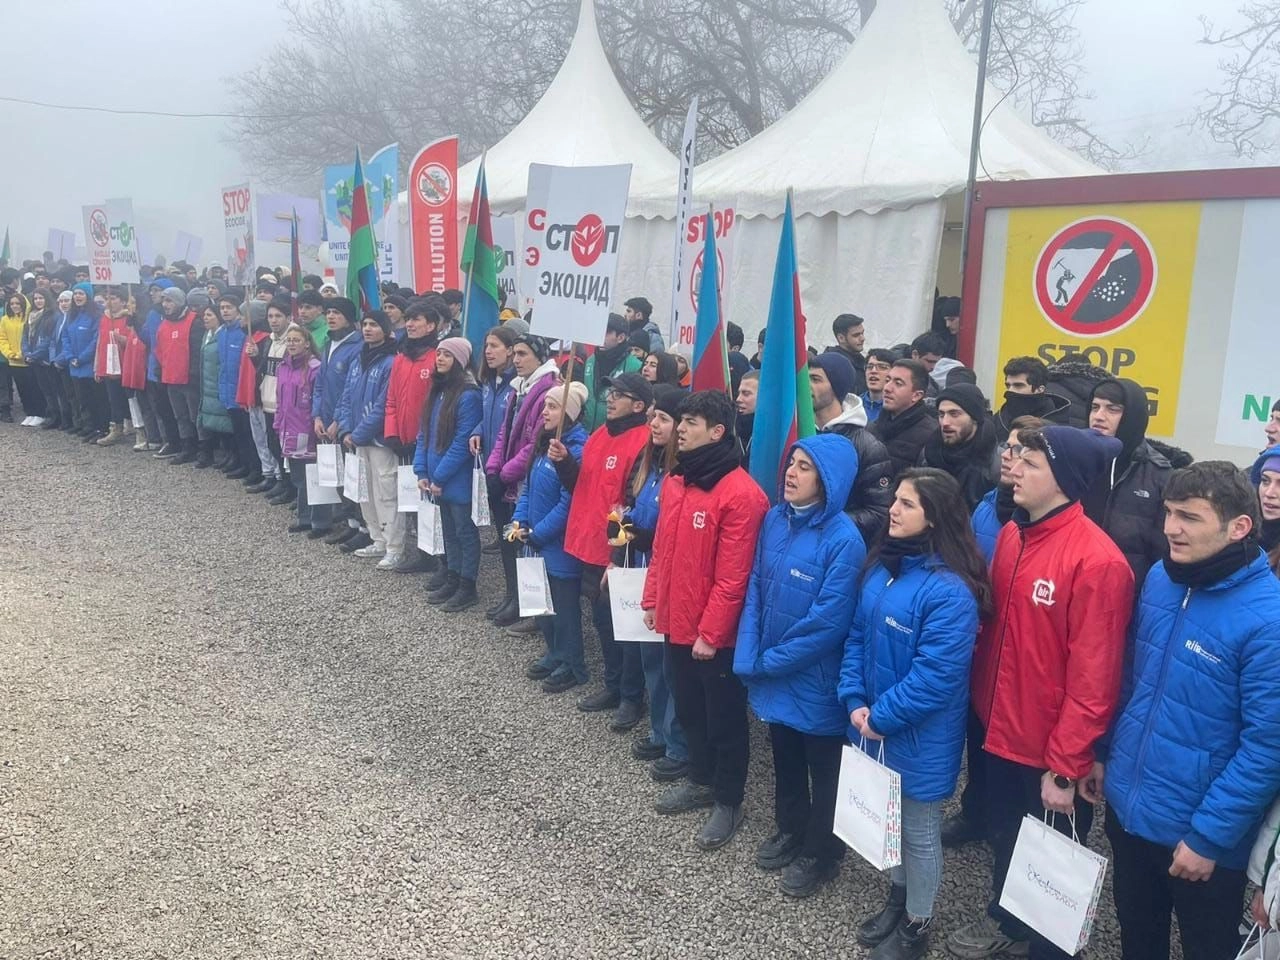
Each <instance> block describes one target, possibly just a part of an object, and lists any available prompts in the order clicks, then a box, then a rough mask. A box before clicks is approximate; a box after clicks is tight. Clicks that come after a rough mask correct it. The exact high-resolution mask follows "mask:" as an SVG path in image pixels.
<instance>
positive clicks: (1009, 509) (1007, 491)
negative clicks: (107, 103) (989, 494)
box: [996, 486, 1018, 526]
mask: <svg viewBox="0 0 1280 960" xmlns="http://www.w3.org/2000/svg"><path fill="white" fill-rule="evenodd" d="M1017 509H1018V505H1017V504H1016V503H1014V502H1013V487H1012V486H1009V487H1004V486H1001V487H996V519H997V520H999V521H1000V525H1001V526H1004V525H1005V524H1006V523H1008V522H1009V521H1010V520H1012V519H1013V511H1015V510H1017Z"/></svg>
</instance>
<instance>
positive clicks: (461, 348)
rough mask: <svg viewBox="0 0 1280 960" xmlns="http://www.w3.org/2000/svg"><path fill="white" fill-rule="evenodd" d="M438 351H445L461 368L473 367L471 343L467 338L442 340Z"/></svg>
mask: <svg viewBox="0 0 1280 960" xmlns="http://www.w3.org/2000/svg"><path fill="white" fill-rule="evenodd" d="M436 349H438V350H443V351H444V352H445V353H447V354H448V355H449V356H451V357H453V359H454V362H455V363H457V364H458V366H460V367H469V366H471V341H470V340H468V339H467V338H466V337H449V338H448V339H447V340H442V341H441V342H440V346H439V347H437V348H436Z"/></svg>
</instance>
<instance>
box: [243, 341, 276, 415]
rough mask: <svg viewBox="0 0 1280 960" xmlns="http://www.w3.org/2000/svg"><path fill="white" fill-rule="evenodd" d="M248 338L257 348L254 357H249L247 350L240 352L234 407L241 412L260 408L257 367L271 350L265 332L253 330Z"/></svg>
mask: <svg viewBox="0 0 1280 960" xmlns="http://www.w3.org/2000/svg"><path fill="white" fill-rule="evenodd" d="M249 336H250V337H251V338H252V340H253V343H254V346H256V347H257V348H258V355H257V356H256V357H251V356H249V353H248V351H247V350H243V349H242V350H241V351H240V377H239V379H237V380H236V406H238V407H239V408H240V409H241V410H252V409H253V408H254V407H260V406H262V395H261V394H260V393H259V392H258V388H259V387H260V386H262V374H261V367H259V366H258V364H259V362H260V361H262V360H263V359H264V358H265V357H266V355H267V351H268V350H269V349H271V344H270V342H269V341H270V340H271V334H270V333H268V332H267V331H265V330H254V331H253V332H252V333H251V334H249Z"/></svg>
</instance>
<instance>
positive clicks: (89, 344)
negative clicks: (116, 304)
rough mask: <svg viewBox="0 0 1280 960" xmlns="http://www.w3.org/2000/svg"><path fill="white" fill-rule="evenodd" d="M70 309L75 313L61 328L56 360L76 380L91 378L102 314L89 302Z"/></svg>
mask: <svg viewBox="0 0 1280 960" xmlns="http://www.w3.org/2000/svg"><path fill="white" fill-rule="evenodd" d="M71 310H72V312H73V313H74V314H75V315H74V316H73V317H72V318H71V319H70V320H69V321H68V322H67V325H66V326H65V327H63V329H62V343H61V352H60V354H59V357H58V360H59V362H60V363H65V364H66V365H67V369H68V371H70V373H71V376H73V377H75V378H76V379H77V380H89V379H92V378H93V358H94V357H95V356H97V353H98V321H99V319H100V318H101V317H102V314H101V313H100V312H99V311H98V309H97V307H96V306H93V305H92V304H91V303H90V304H87V305H86V306H85V307H84V308H83V309H77V308H76V307H74V306H73V307H72V308H71Z"/></svg>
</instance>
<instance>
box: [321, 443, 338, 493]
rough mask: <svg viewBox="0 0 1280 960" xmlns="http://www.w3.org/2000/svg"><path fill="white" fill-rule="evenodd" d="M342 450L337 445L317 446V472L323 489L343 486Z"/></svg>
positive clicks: (325, 444)
mask: <svg viewBox="0 0 1280 960" xmlns="http://www.w3.org/2000/svg"><path fill="white" fill-rule="evenodd" d="M342 467H343V464H342V448H340V447H339V446H338V445H337V444H336V443H321V444H318V445H317V446H316V472H317V475H318V476H319V478H320V486H322V487H340V486H342Z"/></svg>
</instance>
